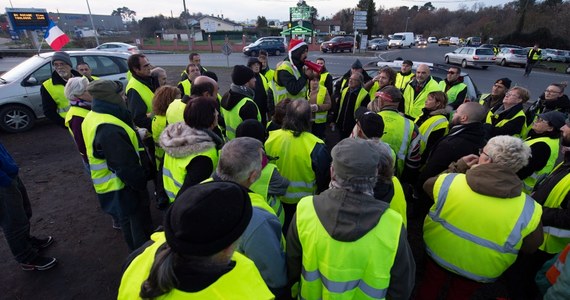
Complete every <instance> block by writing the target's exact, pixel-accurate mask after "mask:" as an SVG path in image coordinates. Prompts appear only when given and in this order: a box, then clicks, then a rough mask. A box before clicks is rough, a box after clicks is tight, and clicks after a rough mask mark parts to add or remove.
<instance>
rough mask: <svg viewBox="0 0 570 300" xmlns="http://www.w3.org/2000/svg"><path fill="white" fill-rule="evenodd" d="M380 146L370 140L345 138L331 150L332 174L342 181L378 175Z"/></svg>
mask: <svg viewBox="0 0 570 300" xmlns="http://www.w3.org/2000/svg"><path fill="white" fill-rule="evenodd" d="M380 151H381V149H380V146H378V144H377V143H375V142H372V141H370V140H364V139H354V138H346V139H344V140H342V141H340V142H339V143H338V144H336V146H334V148H333V149H332V153H331V155H332V166H333V168H334V173H335V174H336V175H337V176H339V177H340V178H342V179H344V180H351V179H353V178H366V177H374V176H376V175H377V173H378V163H379V162H380Z"/></svg>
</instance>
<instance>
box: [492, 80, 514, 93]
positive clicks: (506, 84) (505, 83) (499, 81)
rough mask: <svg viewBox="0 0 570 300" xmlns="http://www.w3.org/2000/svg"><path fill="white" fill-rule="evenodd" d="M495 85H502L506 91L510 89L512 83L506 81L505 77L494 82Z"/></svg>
mask: <svg viewBox="0 0 570 300" xmlns="http://www.w3.org/2000/svg"><path fill="white" fill-rule="evenodd" d="M495 83H500V84H502V85H504V86H505V88H506V89H507V90H508V89H510V88H511V83H512V81H511V80H510V79H508V78H507V77H505V78H500V79H497V81H495Z"/></svg>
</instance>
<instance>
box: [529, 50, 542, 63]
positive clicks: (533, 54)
mask: <svg viewBox="0 0 570 300" xmlns="http://www.w3.org/2000/svg"><path fill="white" fill-rule="evenodd" d="M541 51H542V49H540V48H539V49H538V50H536V51H534V49H530V51H528V54H527V57H530V58H531V59H532V60H534V61H537V60H539V59H540V54H538V53H539V52H541ZM531 53H532V56H531V55H530V54H531Z"/></svg>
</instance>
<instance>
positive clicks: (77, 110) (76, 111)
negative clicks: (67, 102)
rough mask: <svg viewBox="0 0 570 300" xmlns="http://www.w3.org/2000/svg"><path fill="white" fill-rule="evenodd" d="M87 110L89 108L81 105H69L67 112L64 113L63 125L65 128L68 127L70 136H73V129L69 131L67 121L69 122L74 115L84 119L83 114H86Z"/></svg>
mask: <svg viewBox="0 0 570 300" xmlns="http://www.w3.org/2000/svg"><path fill="white" fill-rule="evenodd" d="M89 112H90V110H89V109H86V108H83V107H81V106H70V107H69V110H68V111H67V114H65V127H67V129H69V133H71V136H73V131H71V128H70V127H69V122H71V119H72V118H73V117H75V116H77V117H81V118H83V119H85V116H87V114H88V113H89ZM73 137H74V136H73ZM74 138H75V137H74Z"/></svg>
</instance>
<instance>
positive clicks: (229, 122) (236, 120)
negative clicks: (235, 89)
mask: <svg viewBox="0 0 570 300" xmlns="http://www.w3.org/2000/svg"><path fill="white" fill-rule="evenodd" d="M248 101H249V102H251V103H253V105H255V108H256V109H257V120H258V121H259V122H261V114H260V113H259V108H258V107H257V104H255V102H254V101H253V100H251V98H248V97H243V98H242V99H241V100H240V101H239V102H238V104H236V106H234V107H233V108H232V110H227V109H225V108H224V107H223V106H221V107H220V108H221V110H222V115H223V116H224V121H225V124H226V136H227V137H228V139H230V140H232V139H234V138H235V137H236V128H237V127H238V126H239V124H241V122H243V120H242V118H241V117H240V115H239V113H240V111H241V108H242V107H243V106H244V105H245V104H246V103H247V102H248Z"/></svg>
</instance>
